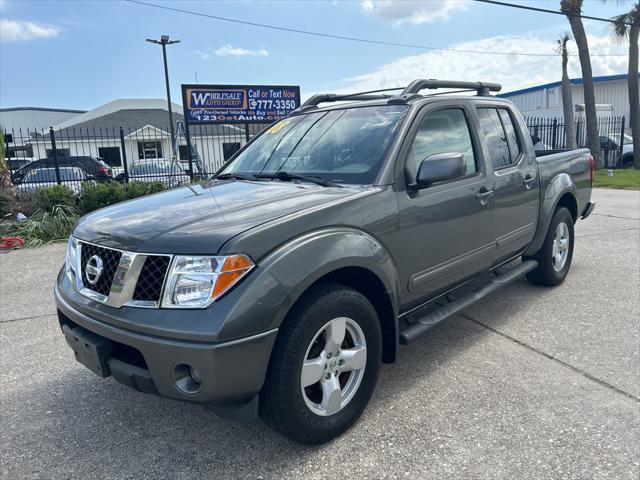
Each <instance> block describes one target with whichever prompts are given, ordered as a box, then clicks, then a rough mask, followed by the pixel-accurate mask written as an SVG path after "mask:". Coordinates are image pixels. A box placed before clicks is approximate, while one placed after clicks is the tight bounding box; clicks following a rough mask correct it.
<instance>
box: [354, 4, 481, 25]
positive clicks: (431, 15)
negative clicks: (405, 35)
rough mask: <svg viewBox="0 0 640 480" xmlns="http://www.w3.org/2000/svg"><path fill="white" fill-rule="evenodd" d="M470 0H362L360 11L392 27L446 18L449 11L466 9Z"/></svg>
mask: <svg viewBox="0 0 640 480" xmlns="http://www.w3.org/2000/svg"><path fill="white" fill-rule="evenodd" d="M470 3H471V1H470V0H430V1H428V2H427V1H424V0H406V1H392V0H362V1H361V2H360V7H361V8H362V11H363V12H364V13H365V14H367V15H371V16H373V17H378V18H381V19H383V20H390V21H391V22H392V23H393V26H394V27H397V26H399V25H401V24H403V23H411V24H413V25H418V24H420V23H432V22H435V21H437V20H448V19H449V17H450V15H449V14H450V13H452V12H454V11H456V10H466V9H467V7H468V6H469V4H470Z"/></svg>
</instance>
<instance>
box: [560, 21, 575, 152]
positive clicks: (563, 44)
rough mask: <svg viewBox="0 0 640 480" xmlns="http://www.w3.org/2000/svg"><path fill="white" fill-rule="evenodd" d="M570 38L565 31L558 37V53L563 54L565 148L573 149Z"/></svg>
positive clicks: (573, 129) (573, 126)
mask: <svg viewBox="0 0 640 480" xmlns="http://www.w3.org/2000/svg"><path fill="white" fill-rule="evenodd" d="M570 40H571V34H570V33H568V32H565V33H563V34H562V35H560V38H559V39H558V53H560V54H561V55H562V111H563V112H564V134H565V137H566V144H565V145H566V146H565V148H568V149H569V150H573V149H575V148H576V128H575V125H574V123H573V99H572V97H571V82H570V81H569V73H568V71H567V64H568V63H569V54H568V52H567V43H568V42H569V41H570Z"/></svg>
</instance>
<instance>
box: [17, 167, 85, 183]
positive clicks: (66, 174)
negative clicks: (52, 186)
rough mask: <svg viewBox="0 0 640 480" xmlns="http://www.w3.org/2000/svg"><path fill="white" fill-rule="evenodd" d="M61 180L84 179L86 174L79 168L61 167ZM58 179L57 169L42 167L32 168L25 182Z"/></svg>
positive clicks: (53, 180)
mask: <svg viewBox="0 0 640 480" xmlns="http://www.w3.org/2000/svg"><path fill="white" fill-rule="evenodd" d="M59 171H60V180H82V179H84V174H83V173H82V170H80V169H77V168H60V169H59ZM55 181H56V169H55V168H42V169H39V170H32V171H31V172H30V173H29V175H28V176H27V178H26V179H25V182H27V183H29V182H55Z"/></svg>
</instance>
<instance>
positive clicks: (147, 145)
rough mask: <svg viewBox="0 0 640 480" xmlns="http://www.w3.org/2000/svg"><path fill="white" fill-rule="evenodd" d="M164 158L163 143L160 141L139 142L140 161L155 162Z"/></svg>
mask: <svg viewBox="0 0 640 480" xmlns="http://www.w3.org/2000/svg"><path fill="white" fill-rule="evenodd" d="M156 158H162V143H161V142H159V141H147V142H143V141H139V142H138V159H140V160H153V159H156Z"/></svg>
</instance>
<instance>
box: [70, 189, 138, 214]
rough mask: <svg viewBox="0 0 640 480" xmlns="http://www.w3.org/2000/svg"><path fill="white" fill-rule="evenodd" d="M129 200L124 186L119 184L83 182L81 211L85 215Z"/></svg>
mask: <svg viewBox="0 0 640 480" xmlns="http://www.w3.org/2000/svg"><path fill="white" fill-rule="evenodd" d="M126 199H127V192H126V191H125V189H124V186H123V185H122V184H121V183H118V182H99V183H95V184H94V183H92V182H83V183H82V197H81V198H80V210H81V211H82V212H83V213H89V212H93V211H94V210H97V209H99V208H103V207H108V206H109V205H113V204H114V203H118V202H122V201H123V200H126Z"/></svg>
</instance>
